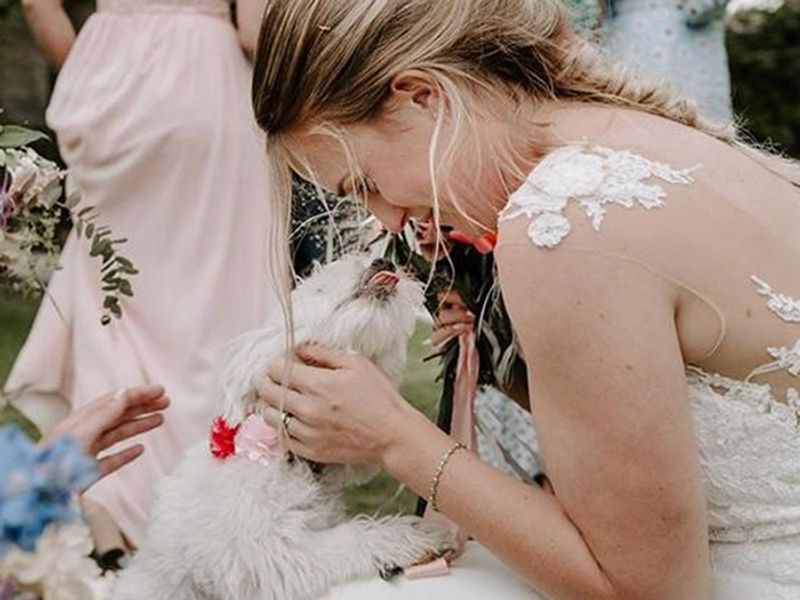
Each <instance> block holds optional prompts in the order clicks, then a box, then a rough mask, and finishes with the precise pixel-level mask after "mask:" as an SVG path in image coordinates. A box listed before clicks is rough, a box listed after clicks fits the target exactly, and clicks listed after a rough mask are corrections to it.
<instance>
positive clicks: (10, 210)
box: [0, 169, 17, 231]
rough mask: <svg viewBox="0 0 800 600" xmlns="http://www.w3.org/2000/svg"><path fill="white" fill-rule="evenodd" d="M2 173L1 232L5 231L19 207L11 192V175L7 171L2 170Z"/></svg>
mask: <svg viewBox="0 0 800 600" xmlns="http://www.w3.org/2000/svg"><path fill="white" fill-rule="evenodd" d="M2 173H3V177H2V180H0V231H5V230H6V228H7V227H8V222H9V221H10V220H11V217H13V216H14V215H15V214H16V212H17V206H16V204H15V203H14V199H13V198H12V197H11V194H10V192H9V190H11V183H12V180H11V173H9V172H8V171H7V170H6V169H2Z"/></svg>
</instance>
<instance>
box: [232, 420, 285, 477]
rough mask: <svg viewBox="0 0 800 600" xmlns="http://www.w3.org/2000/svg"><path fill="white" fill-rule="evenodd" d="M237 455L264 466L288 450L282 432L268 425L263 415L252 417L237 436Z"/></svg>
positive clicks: (245, 421)
mask: <svg viewBox="0 0 800 600" xmlns="http://www.w3.org/2000/svg"><path fill="white" fill-rule="evenodd" d="M235 444H236V454H239V455H243V456H245V457H247V458H248V459H250V460H252V461H254V462H257V463H259V464H262V465H267V464H268V463H269V462H270V461H271V460H272V459H274V458H278V457H280V456H283V455H284V454H285V453H286V448H285V447H284V445H283V440H282V439H281V434H280V432H279V431H278V430H277V429H275V428H274V427H271V426H270V425H267V423H266V422H265V421H264V418H263V417H262V416H261V415H250V416H249V417H247V418H246V419H245V420H244V423H242V426H241V427H240V428H239V431H238V433H237V434H236V440H235Z"/></svg>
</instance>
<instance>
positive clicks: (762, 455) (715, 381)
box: [686, 366, 800, 599]
mask: <svg viewBox="0 0 800 600" xmlns="http://www.w3.org/2000/svg"><path fill="white" fill-rule="evenodd" d="M686 379H687V383H688V389H689V399H690V402H691V406H692V415H693V418H694V427H695V432H696V438H697V448H698V455H699V458H700V465H701V471H702V475H703V483H704V486H705V492H706V506H707V514H708V525H709V539H710V540H711V542H712V544H711V560H712V568H713V569H714V570H715V571H717V572H722V573H737V572H738V573H742V574H744V575H746V576H748V577H751V578H752V577H756V578H758V579H759V580H760V581H762V582H763V586H764V590H765V591H766V590H769V593H768V594H765V595H764V596H759V598H760V597H764V598H776V599H778V598H781V599H782V598H783V597H784V596H782V595H781V593H784V591H785V593H787V594H794V595H787V596H786V597H787V598H796V597H800V596H798V595H797V592H798V590H800V466H798V456H800V427H799V426H798V420H797V416H798V412H797V411H798V408H800V405H798V404H795V405H794V406H791V405H787V404H784V403H782V402H779V401H778V400H777V399H775V397H774V396H773V394H772V389H771V388H770V386H769V385H763V384H758V383H753V382H746V381H739V380H736V379H731V378H728V377H723V376H721V375H715V374H710V373H707V372H705V371H703V370H702V369H699V368H696V367H691V366H690V367H687V369H686ZM795 397H796V394H795ZM767 584H769V585H767ZM773 585H774V587H775V589H774V591H773V587H772V586H773Z"/></svg>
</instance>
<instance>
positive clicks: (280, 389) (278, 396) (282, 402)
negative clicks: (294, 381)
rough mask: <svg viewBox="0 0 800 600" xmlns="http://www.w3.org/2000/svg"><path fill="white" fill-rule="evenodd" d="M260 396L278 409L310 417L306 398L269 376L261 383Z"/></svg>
mask: <svg viewBox="0 0 800 600" xmlns="http://www.w3.org/2000/svg"><path fill="white" fill-rule="evenodd" d="M258 397H259V398H260V399H261V400H263V401H264V402H266V403H267V404H268V405H269V406H270V407H271V408H274V409H276V410H278V411H280V410H285V411H286V412H289V413H291V414H293V415H297V416H298V417H303V418H308V417H309V413H308V410H307V405H308V403H307V400H306V398H305V397H304V396H303V395H302V394H300V393H299V392H296V391H295V390H293V389H290V388H287V387H284V386H282V385H280V384H278V383H275V382H274V381H273V380H272V379H270V378H269V377H267V379H266V380H265V381H264V382H263V383H262V384H261V389H259V391H258Z"/></svg>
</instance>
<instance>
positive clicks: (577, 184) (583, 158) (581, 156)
mask: <svg viewBox="0 0 800 600" xmlns="http://www.w3.org/2000/svg"><path fill="white" fill-rule="evenodd" d="M604 178H605V171H604V169H603V159H602V158H601V157H599V156H596V155H594V154H589V153H587V152H584V151H583V149H582V148H580V147H578V146H567V147H566V148H561V149H559V150H556V151H555V152H553V153H552V154H549V155H547V156H546V157H545V158H544V159H543V160H542V161H541V162H540V163H539V164H538V165H537V166H536V168H535V169H534V170H533V172H532V173H531V175H530V178H529V179H528V181H530V182H531V183H532V184H533V185H534V186H535V187H537V188H538V189H540V190H542V191H544V192H546V193H547V194H549V195H550V196H555V197H559V198H571V197H572V198H574V197H577V196H588V195H590V194H593V193H595V192H597V191H598V190H599V189H600V187H601V186H602V183H603V179H604Z"/></svg>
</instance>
